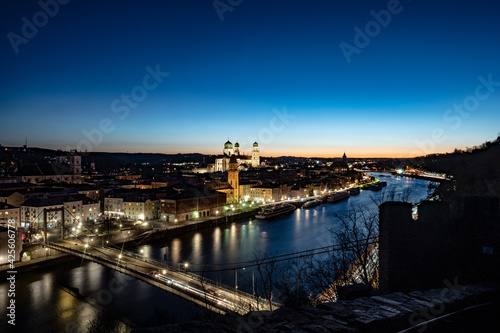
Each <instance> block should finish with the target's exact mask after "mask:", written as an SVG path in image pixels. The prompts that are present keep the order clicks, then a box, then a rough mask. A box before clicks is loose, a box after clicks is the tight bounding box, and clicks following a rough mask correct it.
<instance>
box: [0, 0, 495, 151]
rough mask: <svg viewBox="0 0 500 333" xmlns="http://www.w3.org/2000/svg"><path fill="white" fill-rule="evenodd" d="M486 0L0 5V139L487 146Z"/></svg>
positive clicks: (187, 147)
mask: <svg viewBox="0 0 500 333" xmlns="http://www.w3.org/2000/svg"><path fill="white" fill-rule="evenodd" d="M230 3H231V4H232V5H231V4H230ZM498 6H499V5H498V4H496V3H492V2H489V1H479V2H472V1H467V2H461V3H455V2H453V1H441V2H439V3H438V4H436V3H432V2H430V1H418V2H417V1H409V0H408V1H392V0H391V1H374V2H371V1H358V2H356V3H352V2H347V1H344V2H341V3H330V2H327V1H313V2H308V3H293V4H290V3H288V2H285V1H273V2H270V3H269V2H264V1H251V2H250V1H231V2H228V1H223V0H221V1H198V2H196V3H193V2H190V3H185V2H173V1H167V2H166V3H164V2H159V1H147V2H144V3H140V4H139V3H133V2H129V3H126V4H122V3H121V2H119V1H109V2H106V3H105V4H99V5H98V6H96V4H93V3H88V2H87V3H78V2H71V1H62V0H61V1H55V0H47V1H44V0H42V1H38V2H37V1H29V2H27V3H25V4H18V3H17V2H15V1H7V2H5V3H4V4H3V7H4V8H3V9H4V10H2V11H1V14H0V18H1V20H0V21H1V22H2V23H1V25H2V31H3V32H4V38H3V42H2V46H1V54H0V57H1V58H2V60H3V61H2V62H1V64H0V70H1V71H2V73H4V76H3V80H2V81H1V83H0V88H1V89H2V95H3V98H2V99H1V100H0V113H1V114H2V120H3V121H2V123H1V125H0V131H1V133H2V135H1V136H0V144H2V145H4V146H21V145H22V144H24V141H25V138H26V137H27V138H28V146H37V147H41V148H49V149H63V150H68V149H78V150H88V151H109V152H126V151H128V152H151V153H202V154H220V153H221V152H222V144H223V143H224V142H225V141H226V140H227V139H229V140H230V141H231V142H233V143H236V142H239V143H240V145H241V147H242V152H245V153H249V152H250V151H251V145H252V143H253V142H254V141H257V142H259V147H260V149H261V152H262V155H263V156H303V157H340V156H341V155H342V154H343V152H344V151H345V152H346V153H347V155H348V156H349V157H413V156H419V155H426V154H430V153H443V152H451V151H453V150H454V149H455V148H461V149H464V148H465V147H472V146H474V145H479V144H481V143H483V142H485V141H490V140H494V139H495V138H496V137H497V136H498V132H499V129H498V124H499V123H500V112H498V109H499V106H500V94H499V92H498V91H499V90H500V73H499V72H498V64H499V61H498V59H500V46H498V44H497V43H494V36H495V35H496V33H497V32H499V31H500V23H499V22H498V20H497V17H496V16H497V15H496V13H498V9H499V8H498Z"/></svg>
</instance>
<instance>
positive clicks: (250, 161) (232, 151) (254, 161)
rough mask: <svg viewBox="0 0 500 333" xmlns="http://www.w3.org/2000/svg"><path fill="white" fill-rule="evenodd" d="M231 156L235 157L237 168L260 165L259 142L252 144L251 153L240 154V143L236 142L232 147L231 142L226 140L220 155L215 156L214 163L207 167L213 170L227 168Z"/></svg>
mask: <svg viewBox="0 0 500 333" xmlns="http://www.w3.org/2000/svg"><path fill="white" fill-rule="evenodd" d="M232 156H234V159H236V163H237V164H238V168H239V169H244V168H245V167H252V168H257V167H259V166H260V153H259V144H258V143H257V142H254V144H253V148H252V155H242V154H240V144H239V143H238V142H236V143H235V144H234V148H233V144H232V143H231V142H230V141H229V140H228V141H227V142H226V143H225V144H224V150H223V152H222V155H220V156H217V157H216V158H215V164H213V165H209V169H212V170H213V171H215V172H219V171H221V172H225V171H227V170H229V162H230V160H231V157H232Z"/></svg>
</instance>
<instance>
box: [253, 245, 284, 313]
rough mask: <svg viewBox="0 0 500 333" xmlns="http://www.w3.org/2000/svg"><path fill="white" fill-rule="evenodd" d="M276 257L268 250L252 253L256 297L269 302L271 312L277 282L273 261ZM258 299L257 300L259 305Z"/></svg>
mask: <svg viewBox="0 0 500 333" xmlns="http://www.w3.org/2000/svg"><path fill="white" fill-rule="evenodd" d="M276 255H277V253H276V252H271V251H270V250H269V249H268V248H266V249H265V250H263V251H261V250H257V251H256V252H255V253H254V257H255V263H256V264H257V279H256V281H255V290H256V297H257V298H258V297H261V296H263V297H264V298H265V299H267V301H268V302H269V309H270V310H271V311H272V309H273V304H272V300H273V297H274V293H275V292H276V291H277V289H276V280H277V272H278V271H277V262H276V259H273V257H275V256H276ZM259 301H260V299H259V298H258V299H257V304H259Z"/></svg>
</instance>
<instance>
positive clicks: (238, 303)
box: [45, 240, 280, 314]
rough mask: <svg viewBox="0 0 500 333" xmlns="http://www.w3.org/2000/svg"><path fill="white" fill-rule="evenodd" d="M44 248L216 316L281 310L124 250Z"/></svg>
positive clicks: (74, 245) (65, 244)
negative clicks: (118, 274)
mask: <svg viewBox="0 0 500 333" xmlns="http://www.w3.org/2000/svg"><path fill="white" fill-rule="evenodd" d="M45 246H47V247H49V248H52V249H54V250H57V251H61V252H65V253H68V254H71V255H75V256H78V257H81V258H83V259H85V260H89V261H92V262H95V263H98V264H101V265H104V266H106V267H109V268H111V269H114V270H116V271H119V272H121V273H124V274H127V275H130V276H133V277H135V278H137V279H139V280H142V281H144V282H146V283H149V284H151V285H153V286H155V287H158V288H160V289H163V290H166V291H168V292H170V293H172V294H174V295H177V296H180V297H182V298H184V299H186V300H188V301H190V302H193V303H195V304H198V305H200V306H202V307H205V308H207V309H209V310H211V311H213V312H216V313H220V314H225V313H229V312H233V313H239V314H246V313H248V312H249V311H262V310H271V311H272V310H275V309H277V308H278V307H280V304H279V303H276V302H271V301H269V300H264V299H261V298H260V297H255V296H253V295H250V294H248V293H246V292H243V291H241V290H238V289H236V288H232V287H230V286H226V285H223V284H221V283H218V282H215V281H212V280H209V279H207V278H205V277H203V276H201V275H197V274H193V273H189V272H187V271H182V270H181V269H176V268H175V267H171V266H166V265H165V263H162V262H160V261H157V260H153V259H149V258H145V257H143V256H140V255H138V254H136V253H133V252H129V251H127V250H117V249H113V248H109V247H96V246H89V245H88V244H83V243H80V242H78V241H76V240H72V241H69V240H64V241H60V242H57V243H52V242H47V243H45Z"/></svg>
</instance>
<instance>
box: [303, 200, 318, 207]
mask: <svg viewBox="0 0 500 333" xmlns="http://www.w3.org/2000/svg"><path fill="white" fill-rule="evenodd" d="M320 204H321V202H320V201H318V200H310V201H307V202H304V204H303V205H302V207H304V208H312V207H316V206H318V205H320Z"/></svg>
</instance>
